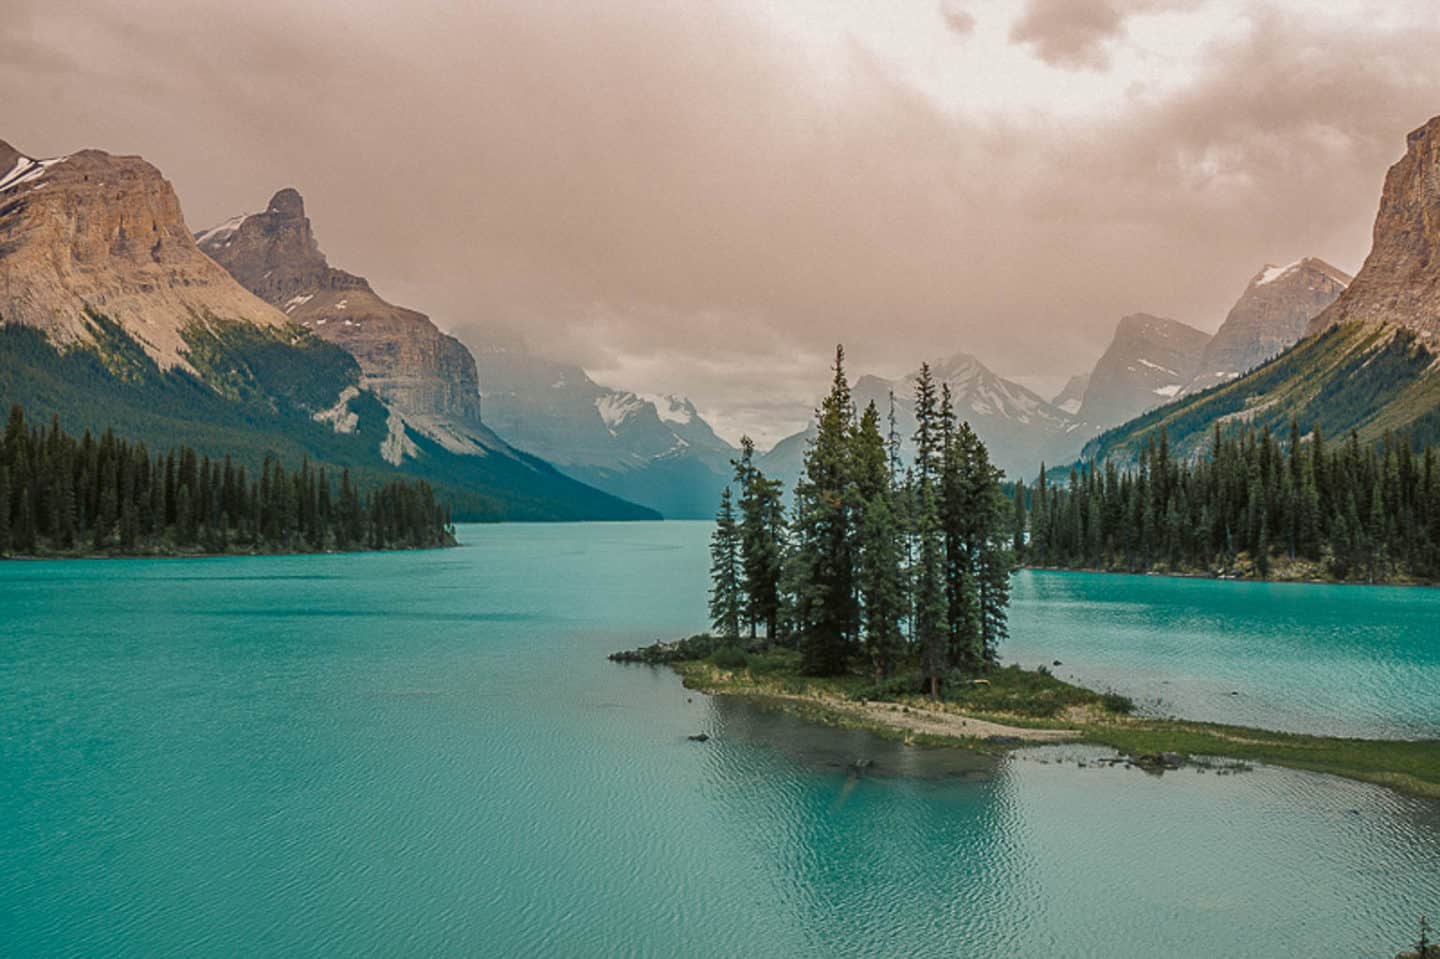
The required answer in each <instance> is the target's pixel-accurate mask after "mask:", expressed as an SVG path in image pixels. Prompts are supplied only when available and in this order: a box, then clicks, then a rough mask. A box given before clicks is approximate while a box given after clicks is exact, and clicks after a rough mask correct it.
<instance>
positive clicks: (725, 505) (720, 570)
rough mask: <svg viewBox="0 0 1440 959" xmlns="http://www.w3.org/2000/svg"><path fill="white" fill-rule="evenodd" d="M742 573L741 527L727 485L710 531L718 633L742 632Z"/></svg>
mask: <svg viewBox="0 0 1440 959" xmlns="http://www.w3.org/2000/svg"><path fill="white" fill-rule="evenodd" d="M740 575H741V570H740V528H739V525H738V524H737V523H736V522H735V507H734V503H733V501H732V499H731V496H730V487H728V486H727V487H725V489H724V490H723V491H722V492H721V493H720V510H719V512H718V513H716V514H715V532H713V533H711V534H710V622H711V624H712V625H713V626H714V627H715V632H716V633H717V634H719V635H720V636H723V637H724V638H726V639H731V640H733V639H738V638H739V636H740V618H741V614H742V610H743V607H744V600H743V598H742V595H741V584H740Z"/></svg>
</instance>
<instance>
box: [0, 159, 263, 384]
mask: <svg viewBox="0 0 1440 959" xmlns="http://www.w3.org/2000/svg"><path fill="white" fill-rule="evenodd" d="M92 314H100V315H103V316H105V317H108V318H109V319H110V320H113V321H114V322H115V323H117V324H119V326H120V327H121V328H122V329H123V330H124V331H125V332H126V333H128V334H129V335H130V336H131V337H132V338H133V339H134V340H135V341H136V342H137V343H139V344H140V345H141V346H142V347H143V348H144V350H145V352H146V353H148V354H149V355H150V357H151V358H152V359H154V360H155V361H156V363H157V364H159V366H160V367H161V368H162V369H169V368H172V367H181V368H189V363H188V361H187V359H186V352H187V342H186V336H185V334H186V331H187V329H189V328H191V327H192V326H195V325H199V326H202V327H203V326H207V325H211V324H214V323H215V322H216V321H239V322H244V323H249V324H254V325H256V326H260V327H266V328H274V329H284V328H285V327H286V326H287V322H286V319H285V316H284V315H283V314H282V313H281V312H280V311H278V310H276V309H275V308H274V307H272V306H270V305H269V304H267V303H265V302H263V301H262V300H260V299H258V298H257V297H256V296H254V295H253V294H251V293H250V292H248V291H247V290H245V289H244V288H242V287H241V286H240V285H239V284H237V283H236V282H235V281H234V280H233V279H232V278H231V277H230V275H229V274H228V273H226V272H225V271H224V270H223V269H221V268H220V267H219V266H217V265H216V264H215V263H214V262H213V261H212V260H211V259H210V258H209V257H207V256H205V255H204V254H203V253H201V252H200V250H199V249H197V247H196V245H195V241H194V239H193V238H192V237H191V235H190V230H189V228H187V227H186V225H185V221H184V218H183V217H182V215H181V212H180V201H179V200H178V199H177V197H176V196H175V191H174V189H173V188H172V187H171V186H170V183H169V181H167V180H166V179H165V178H164V177H163V176H161V174H160V171H159V170H157V169H155V168H154V167H153V166H151V165H150V164H149V163H146V162H145V161H144V160H143V159H141V158H140V157H135V156H112V155H110V154H108V153H104V152H102V151H100V150H84V151H82V152H80V153H75V154H71V155H70V156H63V157H54V158H51V159H46V160H36V159H32V158H31V157H28V156H26V155H25V154H23V153H21V152H20V151H18V150H16V149H15V148H13V147H11V146H10V145H9V144H6V143H3V142H0V322H5V323H15V324H21V325H25V326H32V327H36V328H38V329H40V330H41V331H43V332H44V333H45V335H46V336H47V337H48V338H49V339H50V340H51V342H53V343H56V344H61V345H64V344H72V343H77V342H79V343H85V342H92V341H93V340H94V337H95V333H94V323H95V321H94V319H93V318H92Z"/></svg>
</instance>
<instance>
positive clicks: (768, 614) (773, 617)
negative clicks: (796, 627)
mask: <svg viewBox="0 0 1440 959" xmlns="http://www.w3.org/2000/svg"><path fill="white" fill-rule="evenodd" d="M733 465H734V467H735V484H736V486H737V487H738V488H739V490H740V526H739V529H740V557H741V569H742V571H743V594H744V602H745V605H744V610H743V617H744V619H745V621H746V622H747V623H748V625H749V628H750V638H751V639H754V638H755V636H756V633H757V631H758V629H759V627H761V626H763V627H764V628H765V636H766V638H767V639H769V640H770V641H772V642H773V641H774V640H775V639H776V638H777V636H778V632H779V618H780V607H781V597H780V588H781V579H782V577H783V573H784V559H785V556H784V552H785V503H784V496H783V489H782V487H781V484H780V482H779V480H772V479H769V478H768V477H766V476H765V474H764V473H763V472H761V470H760V469H759V468H758V467H756V466H755V443H754V441H753V440H751V439H750V437H749V436H742V437H741V438H740V458H739V459H738V460H735V461H734V462H733Z"/></svg>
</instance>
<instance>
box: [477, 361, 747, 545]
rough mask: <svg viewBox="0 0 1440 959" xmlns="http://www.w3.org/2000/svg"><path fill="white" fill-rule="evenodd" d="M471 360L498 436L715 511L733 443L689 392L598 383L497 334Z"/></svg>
mask: <svg viewBox="0 0 1440 959" xmlns="http://www.w3.org/2000/svg"><path fill="white" fill-rule="evenodd" d="M475 360H476V364H477V367H478V369H479V373H480V384H481V394H482V396H483V399H484V404H485V419H486V422H487V423H489V424H490V425H491V426H492V427H494V429H495V431H496V432H497V433H499V434H500V435H501V436H504V437H505V438H506V439H508V440H510V441H511V442H513V443H515V444H516V445H517V446H520V447H522V448H524V449H527V450H529V451H531V452H533V453H535V454H537V455H539V456H541V457H544V458H545V459H546V460H548V461H550V462H552V463H554V464H555V465H556V466H558V467H559V468H560V469H561V470H563V471H564V472H566V473H568V474H569V475H571V476H573V477H575V478H576V479H579V480H582V481H584V482H585V483H588V484H590V485H592V486H594V487H596V488H597V489H602V490H605V491H607V492H610V493H613V494H614V495H616V496H620V497H623V498H624V499H628V500H631V501H633V502H636V503H642V504H644V505H646V506H648V507H650V508H651V509H655V510H658V511H659V512H660V513H661V514H662V515H664V516H666V517H668V518H672V519H695V518H706V519H708V518H709V517H711V516H713V515H714V513H715V504H716V502H717V501H718V500H719V497H720V490H721V489H722V488H723V487H724V486H725V484H726V482H728V480H729V477H730V473H731V467H730V460H731V459H732V458H733V457H735V456H736V455H737V450H736V449H735V448H734V447H733V446H731V445H730V444H729V443H727V442H726V441H725V440H723V439H721V438H720V437H718V436H716V435H715V431H714V430H713V429H711V428H710V424H709V423H707V422H705V419H704V418H703V417H702V416H701V415H700V412H699V411H698V410H697V409H696V408H695V405H694V404H693V403H691V402H690V401H689V400H688V399H686V398H685V397H683V396H651V395H641V394H638V393H632V392H629V391H627V390H617V389H612V388H611V387H608V386H601V385H600V384H598V383H596V382H595V381H594V380H592V379H591V378H590V377H589V376H588V375H587V374H586V373H585V371H584V370H582V369H581V368H580V367H578V366H574V365H571V364H567V363H558V362H555V361H553V360H549V359H546V358H544V357H542V356H538V355H536V354H534V353H532V352H530V351H529V350H528V349H526V348H525V346H524V345H523V344H520V343H516V342H507V341H502V340H499V339H496V340H494V341H492V342H491V343H490V344H489V345H487V346H484V347H482V348H481V349H479V350H478V351H477V352H476V355H475Z"/></svg>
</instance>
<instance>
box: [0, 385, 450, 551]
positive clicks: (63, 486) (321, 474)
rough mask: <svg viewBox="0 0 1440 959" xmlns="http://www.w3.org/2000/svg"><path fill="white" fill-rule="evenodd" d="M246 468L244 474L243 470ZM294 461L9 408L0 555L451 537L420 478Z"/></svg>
mask: <svg viewBox="0 0 1440 959" xmlns="http://www.w3.org/2000/svg"><path fill="white" fill-rule="evenodd" d="M252 477H253V478H252ZM333 480H334V475H333V474H329V475H327V473H326V470H325V468H324V467H320V468H318V469H317V468H316V467H315V466H314V465H312V464H311V463H310V461H309V460H303V461H302V462H301V464H300V466H299V468H298V469H297V470H295V471H294V472H293V473H287V472H286V470H285V468H284V466H283V465H282V464H281V463H280V461H278V460H276V459H274V458H272V457H269V456H267V457H266V458H265V459H264V461H263V463H262V465H261V467H260V470H259V471H258V473H256V474H247V471H246V469H245V467H244V466H243V465H238V464H236V463H235V462H234V460H233V459H232V458H231V457H230V456H226V457H224V459H223V460H214V461H212V460H211V459H210V457H208V456H201V455H199V454H197V453H196V452H195V450H193V449H191V448H190V447H188V446H180V447H179V448H173V447H172V448H171V449H170V450H169V451H168V452H166V453H164V454H161V453H159V452H157V453H156V454H155V455H154V456H152V455H151V454H150V452H149V451H148V450H147V448H146V446H145V444H144V443H135V442H131V441H129V440H124V439H118V438H117V437H116V436H115V434H114V433H113V432H112V431H110V430H106V431H105V432H104V433H103V434H101V435H100V436H99V437H98V438H97V437H96V436H94V435H92V434H91V433H90V432H89V431H88V430H87V431H86V432H85V434H84V436H83V437H82V438H80V439H76V438H75V437H73V436H71V435H69V434H67V433H65V432H64V431H63V430H62V429H61V428H60V422H59V418H58V417H56V418H54V419H52V420H51V423H50V426H49V427H48V428H40V427H33V426H31V425H29V424H28V423H27V422H26V419H25V413H24V411H23V410H22V409H21V408H20V407H19V406H15V407H13V408H12V409H11V411H10V418H9V421H8V422H7V424H6V427H5V432H4V434H3V436H0V556H10V555H28V556H34V555H86V554H106V555H149V554H159V553H197V552H203V553H226V552H247V553H254V552H261V553H297V552H320V551H325V550H363V549H424V548H431V547H437V546H452V545H454V543H455V535H454V529H453V527H451V525H450V518H449V516H450V511H449V508H448V507H446V506H442V505H441V504H439V503H438V502H437V501H436V498H435V493H434V490H432V489H431V488H430V485H429V484H428V483H426V482H425V481H423V480H421V481H419V482H417V483H408V482H404V481H400V480H390V481H389V482H386V483H384V484H383V485H381V486H377V487H374V488H372V489H368V490H362V489H359V488H357V487H356V486H355V485H354V484H353V483H352V482H351V477H350V472H349V471H348V470H345V471H342V472H341V474H340V481H339V484H338V486H337V485H336V484H335V483H334V482H333Z"/></svg>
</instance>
